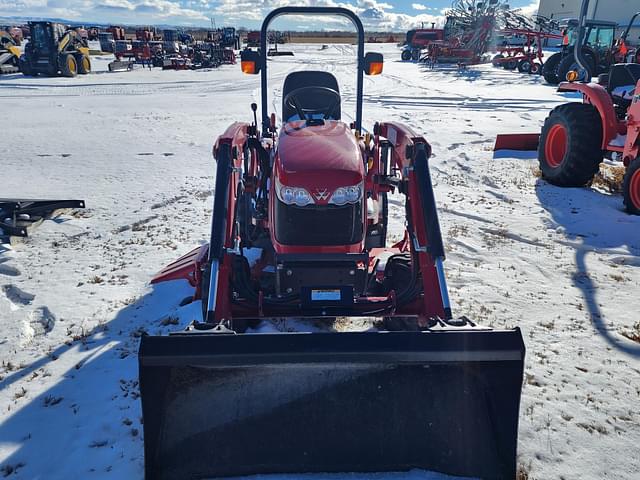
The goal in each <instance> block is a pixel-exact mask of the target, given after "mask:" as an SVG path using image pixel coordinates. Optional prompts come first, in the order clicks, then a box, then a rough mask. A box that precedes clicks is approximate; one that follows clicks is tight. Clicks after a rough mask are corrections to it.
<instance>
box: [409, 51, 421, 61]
mask: <svg viewBox="0 0 640 480" xmlns="http://www.w3.org/2000/svg"><path fill="white" fill-rule="evenodd" d="M421 53H422V50H420V49H419V48H415V49H413V50H412V51H411V60H414V61H416V62H417V61H418V60H420V54H421Z"/></svg>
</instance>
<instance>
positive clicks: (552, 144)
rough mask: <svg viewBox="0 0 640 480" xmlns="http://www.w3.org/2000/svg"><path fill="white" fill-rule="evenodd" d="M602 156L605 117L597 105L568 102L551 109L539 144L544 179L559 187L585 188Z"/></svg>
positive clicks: (597, 167) (539, 159) (596, 169)
mask: <svg viewBox="0 0 640 480" xmlns="http://www.w3.org/2000/svg"><path fill="white" fill-rule="evenodd" d="M602 158H603V155H602V120H601V119H600V114H599V113H598V111H597V110H596V108H595V107H593V106H592V105H587V104H583V103H566V104H564V105H560V106H559V107H556V108H554V109H553V110H552V111H551V113H550V114H549V116H548V117H547V119H546V120H545V122H544V126H543V127H542V133H541V134H540V145H539V146H538V161H539V162H540V170H541V171H542V178H544V179H545V180H547V181H548V182H549V183H551V184H553V185H557V186H559V187H582V186H584V185H586V184H588V183H589V182H591V180H592V179H593V176H594V175H595V174H596V173H597V172H598V170H599V169H600V162H602Z"/></svg>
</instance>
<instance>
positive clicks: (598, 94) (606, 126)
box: [558, 82, 626, 149]
mask: <svg viewBox="0 0 640 480" xmlns="http://www.w3.org/2000/svg"><path fill="white" fill-rule="evenodd" d="M558 91H559V92H580V93H582V95H583V101H584V103H587V104H590V105H593V106H594V107H596V109H597V110H598V113H600V119H601V120H602V148H603V149H606V148H607V146H608V145H609V143H610V142H611V141H612V140H613V139H614V138H616V137H617V136H618V133H623V134H624V133H625V132H626V128H625V125H624V124H621V123H620V122H618V118H617V116H616V111H615V110H614V108H613V101H612V100H611V96H610V95H609V92H607V90H606V89H605V88H604V87H603V86H602V85H598V84H597V83H570V82H562V83H561V84H560V87H558Z"/></svg>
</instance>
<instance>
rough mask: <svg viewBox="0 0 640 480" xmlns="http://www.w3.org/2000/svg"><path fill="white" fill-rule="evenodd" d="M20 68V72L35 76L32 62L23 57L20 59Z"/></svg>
mask: <svg viewBox="0 0 640 480" xmlns="http://www.w3.org/2000/svg"><path fill="white" fill-rule="evenodd" d="M18 68H19V69H20V72H21V73H22V74H23V75H25V76H27V77H33V76H34V75H35V74H34V73H33V70H32V69H31V64H30V63H29V62H27V61H26V60H24V58H21V59H20V60H19V61H18Z"/></svg>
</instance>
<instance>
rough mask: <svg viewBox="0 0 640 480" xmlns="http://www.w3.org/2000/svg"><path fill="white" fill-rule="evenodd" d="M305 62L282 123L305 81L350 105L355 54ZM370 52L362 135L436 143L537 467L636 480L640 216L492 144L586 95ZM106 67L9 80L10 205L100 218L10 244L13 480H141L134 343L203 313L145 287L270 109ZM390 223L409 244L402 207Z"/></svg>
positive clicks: (200, 228) (310, 56)
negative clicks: (225, 141) (320, 73)
mask: <svg viewBox="0 0 640 480" xmlns="http://www.w3.org/2000/svg"><path fill="white" fill-rule="evenodd" d="M287 47H289V46H287ZM293 48H295V51H296V55H295V56H294V57H280V58H277V59H275V60H273V61H270V62H269V67H270V78H271V92H272V94H273V97H274V101H273V103H272V104H273V106H274V109H275V110H276V111H278V110H279V107H278V105H279V102H280V101H281V99H280V97H279V92H280V89H281V85H282V81H283V79H284V77H285V75H286V74H287V73H288V72H291V71H293V70H296V69H328V70H330V71H331V72H333V73H334V74H335V75H336V76H337V77H338V79H339V82H340V84H341V88H342V93H343V97H344V98H345V102H346V105H345V107H344V111H348V110H349V108H351V109H352V108H353V96H354V92H355V85H354V78H355V73H354V63H353V61H352V58H353V57H352V56H351V54H353V53H354V52H353V49H352V47H348V46H346V47H345V46H341V47H331V48H329V49H327V50H322V51H321V50H320V46H319V45H313V46H294V47H293ZM370 49H371V50H379V51H380V50H381V51H383V52H384V53H385V54H386V59H387V61H386V64H385V73H384V74H383V75H382V76H380V77H372V78H366V82H365V100H366V104H365V123H366V124H367V125H369V126H370V125H371V124H372V123H373V121H375V120H397V121H402V122H405V123H407V124H409V125H411V126H412V127H413V128H414V129H415V130H416V131H418V132H421V133H423V134H424V135H425V136H426V138H427V139H428V140H429V141H430V142H431V144H432V146H433V151H434V158H433V160H432V170H433V176H434V181H435V183H436V187H435V188H436V197H437V199H438V201H439V207H440V211H441V223H442V227H443V232H444V233H445V237H446V238H445V240H446V243H447V252H448V261H447V267H448V278H449V284H450V288H451V295H452V299H453V301H454V303H455V305H456V313H457V314H460V315H462V314H464V315H467V316H469V317H470V318H473V319H475V320H477V321H479V322H481V323H483V324H487V325H491V326H495V327H513V326H520V327H521V328H522V330H523V332H524V335H525V342H526V345H527V349H528V350H527V359H526V378H525V382H524V385H523V398H522V405H521V415H520V435H519V456H520V459H519V461H520V464H521V465H522V468H523V470H524V471H526V472H528V474H529V477H528V478H529V479H534V478H535V479H538V480H540V479H561V478H562V479H567V480H570V479H601V478H611V479H614V478H615V479H629V480H630V479H634V478H638V476H637V475H638V472H639V471H640V457H639V456H638V455H637V452H638V445H640V414H639V413H638V408H637V405H638V402H639V401H640V345H639V344H637V343H634V342H632V341H631V340H629V339H628V338H627V337H625V335H624V334H625V333H626V334H629V333H630V332H633V331H634V328H635V329H636V332H637V333H639V334H640V332H638V330H640V297H639V295H638V291H639V286H640V218H638V217H631V216H629V215H626V214H625V213H624V212H623V211H622V199H621V197H620V196H619V195H611V194H608V193H605V192H603V191H598V190H596V189H559V188H556V187H553V186H550V185H548V184H547V183H546V182H544V181H542V180H540V179H539V178H538V176H537V175H536V160H535V157H534V156H533V155H527V154H522V153H518V154H516V153H515V152H511V153H509V152H507V153H504V152H501V153H500V154H498V155H494V153H493V151H492V146H493V142H494V139H495V136H496V134H497V133H501V132H502V133H506V132H528V131H531V132H535V131H537V130H539V128H540V125H541V124H542V121H543V119H544V117H545V116H546V114H547V112H548V111H549V110H550V109H551V108H553V107H554V106H556V105H558V104H560V103H563V102H565V101H568V100H579V99H577V98H575V97H570V96H566V95H561V94H558V93H556V92H555V89H553V88H552V87H549V86H545V85H543V84H542V83H541V79H539V78H537V77H534V76H525V75H520V74H517V73H514V72H507V71H504V70H499V69H494V68H493V67H491V66H490V65H486V66H479V67H473V68H470V69H469V70H467V71H461V72H458V71H456V70H455V69H446V68H444V67H442V68H440V69H437V70H433V71H430V70H426V69H425V68H423V67H421V66H418V65H415V64H412V63H401V62H400V61H398V60H399V56H400V54H399V50H398V49H397V48H396V47H395V46H393V45H370ZM109 60H110V59H109V58H108V57H104V58H94V59H93V62H94V70H95V73H94V74H92V75H88V76H79V77H78V78H75V79H64V78H24V77H22V76H20V75H8V76H4V77H0V105H1V106H2V112H3V114H4V118H5V121H4V122H3V126H2V142H0V155H1V157H2V167H1V172H2V182H1V185H2V186H1V187H0V197H18V198H29V197H31V198H33V197H35V198H43V197H44V198H55V197H58V198H80V199H85V200H86V203H87V209H86V210H82V211H79V212H77V213H75V214H74V215H66V216H63V217H61V218H59V219H57V220H56V221H48V222H45V223H44V224H43V225H41V226H40V227H39V228H38V230H36V232H35V235H34V236H33V238H31V239H29V240H28V241H27V242H26V243H24V244H22V245H19V246H17V247H9V246H8V245H0V359H1V366H0V412H1V414H0V415H1V416H0V473H3V474H5V475H7V476H9V478H21V479H22V478H24V479H67V478H103V477H109V478H118V479H141V478H142V475H143V460H142V438H141V432H142V426H141V423H140V420H141V419H140V415H141V413H140V405H139V398H138V384H137V360H136V353H137V346H138V339H139V336H140V334H141V333H142V332H143V331H147V332H150V333H163V332H167V331H169V330H170V329H176V328H178V327H177V326H176V325H172V324H171V323H173V319H175V318H177V319H179V321H180V322H182V323H186V322H188V321H190V320H192V319H193V318H196V317H197V316H198V315H199V313H198V312H199V305H197V304H191V305H188V306H186V307H180V306H179V304H180V301H181V300H182V299H183V298H184V297H186V296H187V295H189V293H190V290H189V288H188V286H187V285H186V283H184V282H171V283H165V284H161V285H158V286H155V287H151V286H150V285H149V284H148V281H149V279H150V278H151V276H152V275H153V274H154V273H155V272H156V271H157V270H159V269H160V268H161V267H162V266H164V265H165V264H167V263H168V262H170V261H171V260H173V259H175V258H177V257H178V256H179V255H182V254H184V253H186V252H188V251H189V250H190V249H192V248H193V247H194V246H195V245H198V244H200V243H202V242H205V241H206V240H207V234H208V230H209V221H210V218H209V215H210V212H211V208H210V207H211V205H210V204H211V190H212V186H213V171H214V163H213V160H212V157H211V153H210V152H211V147H212V144H213V142H214V140H215V138H216V136H217V135H218V134H220V133H221V132H222V131H223V130H224V129H225V127H226V126H227V125H228V124H229V123H231V122H233V121H236V120H244V121H249V120H250V119H251V110H250V108H249V105H250V103H251V102H254V101H256V102H257V101H258V100H259V90H258V87H259V80H258V78H257V77H253V76H243V75H242V74H241V73H240V69H239V68H238V67H234V66H224V67H221V68H219V69H217V70H210V71H195V72H191V71H181V72H175V71H160V70H157V69H156V70H153V71H148V70H142V69H138V70H135V71H133V72H126V73H108V72H106V71H105V70H106V64H107V62H108V61H109ZM390 216H391V219H390V220H391V224H392V225H393V232H392V237H393V236H396V237H399V236H400V235H401V233H400V229H401V226H402V222H401V217H402V216H403V212H402V209H401V208H400V206H398V205H395V204H392V206H391V211H390ZM169 317H171V320H170V321H169V320H168V318H169ZM281 327H284V328H286V327H287V326H286V325H284V326H281ZM436 477H437V478H438V479H442V478H443V477H442V476H436V475H433V476H432V475H431V474H428V473H426V472H420V471H414V472H410V473H407V474H398V475H380V477H379V478H381V479H382V478H384V479H387V478H392V479H394V480H396V479H398V480H399V479H402V480H414V479H415V480H417V479H420V480H425V479H431V478H436ZM288 478H293V477H291V476H289V477H288ZM305 478H306V477H305ZM323 478H330V479H334V478H335V479H337V478H342V476H339V475H338V476H336V475H332V476H324V477H323ZM349 478H358V479H359V478H370V476H356V477H353V476H349Z"/></svg>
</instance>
